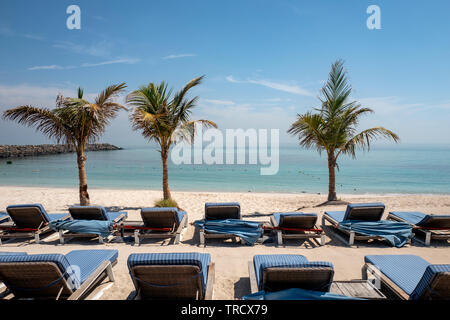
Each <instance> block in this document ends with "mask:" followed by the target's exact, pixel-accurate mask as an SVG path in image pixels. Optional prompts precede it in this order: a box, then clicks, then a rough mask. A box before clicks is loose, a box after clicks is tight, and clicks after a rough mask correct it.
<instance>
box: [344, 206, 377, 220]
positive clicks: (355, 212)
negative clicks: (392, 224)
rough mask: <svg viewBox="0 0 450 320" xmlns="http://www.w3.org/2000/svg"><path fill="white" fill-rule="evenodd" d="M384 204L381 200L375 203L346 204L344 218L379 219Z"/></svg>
mask: <svg viewBox="0 0 450 320" xmlns="http://www.w3.org/2000/svg"><path fill="white" fill-rule="evenodd" d="M384 209H385V205H384V204H383V203H381V202H375V203H352V204H349V205H348V206H347V210H346V211H345V216H344V221H345V220H362V221H380V220H381V217H382V216H383V213H384Z"/></svg>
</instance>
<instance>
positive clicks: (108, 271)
mask: <svg viewBox="0 0 450 320" xmlns="http://www.w3.org/2000/svg"><path fill="white" fill-rule="evenodd" d="M106 275H107V276H108V278H109V281H111V282H115V281H116V279H115V278H114V272H113V270H112V264H111V263H110V264H109V265H108V266H107V267H106Z"/></svg>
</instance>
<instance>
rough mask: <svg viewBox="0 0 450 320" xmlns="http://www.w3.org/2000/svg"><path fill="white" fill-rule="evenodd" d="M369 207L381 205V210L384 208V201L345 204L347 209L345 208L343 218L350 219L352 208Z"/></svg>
mask: <svg viewBox="0 0 450 320" xmlns="http://www.w3.org/2000/svg"><path fill="white" fill-rule="evenodd" d="M370 207H383V211H384V208H385V205H384V203H382V202H371V203H351V204H349V205H347V209H346V210H345V216H344V220H351V219H352V217H351V214H352V210H353V209H356V208H358V209H360V208H370ZM380 219H381V215H380Z"/></svg>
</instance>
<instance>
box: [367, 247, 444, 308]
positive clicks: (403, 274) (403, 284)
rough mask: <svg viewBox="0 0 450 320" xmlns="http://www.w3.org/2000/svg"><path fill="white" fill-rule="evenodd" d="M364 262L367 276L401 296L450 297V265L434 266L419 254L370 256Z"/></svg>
mask: <svg viewBox="0 0 450 320" xmlns="http://www.w3.org/2000/svg"><path fill="white" fill-rule="evenodd" d="M364 261H365V265H364V266H363V269H362V273H363V278H364V277H366V278H367V277H369V276H370V277H374V278H375V279H376V280H377V281H380V282H381V285H382V288H385V289H386V290H388V291H389V292H390V293H392V294H394V295H395V296H397V297H398V298H400V299H405V300H449V299H450V264H440V265H438V264H437V265H433V264H431V263H429V262H428V261H426V260H424V259H422V258H421V257H418V256H415V255H369V256H365V257H364Z"/></svg>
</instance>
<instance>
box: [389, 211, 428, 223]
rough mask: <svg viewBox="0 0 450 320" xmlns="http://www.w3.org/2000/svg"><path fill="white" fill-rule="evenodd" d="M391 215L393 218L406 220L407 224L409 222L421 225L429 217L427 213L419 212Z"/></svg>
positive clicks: (393, 213)
mask: <svg viewBox="0 0 450 320" xmlns="http://www.w3.org/2000/svg"><path fill="white" fill-rule="evenodd" d="M389 213H390V214H392V215H393V216H396V217H398V218H400V219H403V220H405V221H406V222H408V223H409V224H415V225H417V224H419V223H420V222H421V221H422V220H423V219H424V218H425V217H426V216H427V215H426V214H425V213H422V212H417V211H414V212H413V211H411V212H401V211H394V212H389Z"/></svg>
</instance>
